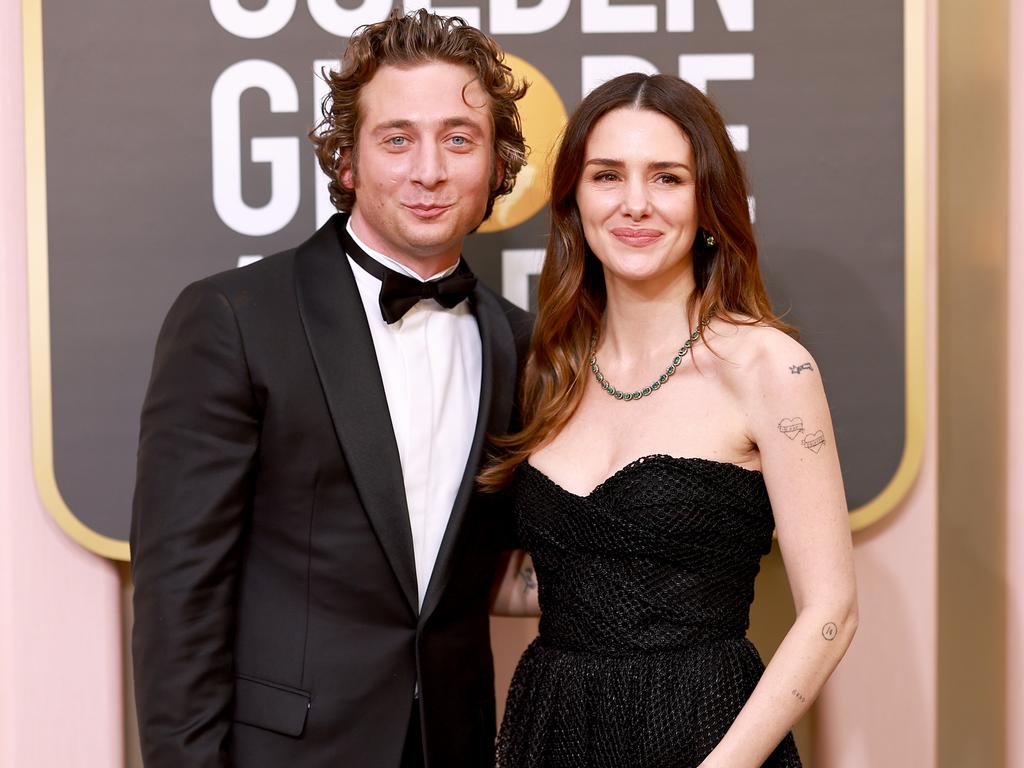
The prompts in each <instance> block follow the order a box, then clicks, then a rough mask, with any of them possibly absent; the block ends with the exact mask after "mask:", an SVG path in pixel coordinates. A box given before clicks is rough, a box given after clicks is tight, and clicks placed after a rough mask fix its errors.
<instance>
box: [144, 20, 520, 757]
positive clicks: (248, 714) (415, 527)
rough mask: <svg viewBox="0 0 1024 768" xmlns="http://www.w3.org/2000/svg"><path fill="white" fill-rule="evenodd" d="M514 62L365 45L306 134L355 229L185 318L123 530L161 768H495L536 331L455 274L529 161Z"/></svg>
mask: <svg viewBox="0 0 1024 768" xmlns="http://www.w3.org/2000/svg"><path fill="white" fill-rule="evenodd" d="M500 57H501V52H500V50H499V49H498V48H497V46H496V44H495V43H494V42H493V41H492V40H490V39H489V38H488V37H486V36H485V35H484V34H483V33H481V32H479V31H478V30H475V29H473V28H471V27H468V26H465V25H464V24H463V23H462V22H461V21H460V20H457V19H454V20H452V19H444V18H441V17H437V16H434V15H431V14H429V13H426V12H423V11H421V12H418V13H416V14H415V15H412V16H408V17H402V16H399V15H397V14H395V15H392V16H391V17H390V18H389V19H388V20H387V21H385V22H382V23H381V24H377V25H372V26H370V27H368V28H364V29H363V30H362V31H361V32H360V34H358V35H356V36H355V37H353V38H352V40H351V41H350V43H349V46H348V49H347V50H346V53H345V57H344V60H343V63H342V70H341V72H340V73H333V74H331V75H330V76H329V80H330V85H331V96H332V98H331V100H330V103H328V104H326V105H325V119H324V122H323V123H322V124H321V126H320V127H319V128H318V129H317V130H316V131H315V132H314V134H313V135H312V138H313V140H314V143H315V144H316V146H317V154H318V157H319V159H320V163H321V165H322V166H323V168H324V169H325V171H327V173H328V175H329V177H330V178H331V183H330V187H331V196H332V200H333V201H334V202H335V205H336V206H337V207H338V208H339V209H340V210H341V211H342V212H343V213H339V214H336V215H335V216H334V218H332V219H331V220H330V221H329V222H328V223H327V224H326V226H324V227H323V228H322V229H320V230H319V231H318V232H317V233H316V234H315V235H313V237H312V238H311V239H310V240H308V241H307V242H305V243H304V244H302V245H300V246H299V247H298V248H296V249H294V250H291V251H287V252H284V253H280V254H277V255H275V256H271V257H269V258H267V259H264V260H262V261H260V262H258V263H257V264H254V265H252V266H250V267H247V268H244V269H240V270H234V271H232V272H229V273H225V274H221V275H215V276H213V277H210V278H207V279H205V280H201V281H199V282H198V283H195V284H193V285H191V286H189V287H188V288H186V289H185V291H184V292H183V293H182V295H181V296H180V297H179V298H178V300H177V302H176V303H175V304H174V306H173V307H172V309H171V310H170V313H169V315H168V317H167V320H166V321H165V323H164V326H163V329H162V330H161V333H160V339H159V341H158V343H157V349H156V356H155V361H154V367H153V376H152V380H151V382H150V387H149V391H148V393H147V396H146V403H145V406H144V409H143V414H142V428H141V439H140V445H139V460H138V461H139V464H138V478H137V486H136V492H135V501H134V515H133V522H132V535H131V544H132V553H133V559H132V569H133V575H134V579H135V629H134V636H133V650H134V661H135V684H136V698H137V701H138V711H139V723H140V730H141V737H142V746H143V754H144V757H145V763H146V766H147V768H193V767H198V766H204V767H205V766H210V767H212V766H235V767H236V768H263V767H264V766H265V767H266V768H289V767H290V768H319V767H320V766H323V767H324V768H327V766H330V767H331V768H339V767H345V768H348V767H351V768H375V767H376V766H381V768H398V767H399V766H403V767H404V766H420V765H424V764H426V765H427V766H430V768H464V767H466V768H468V767H472V766H483V765H493V760H494V758H493V741H494V689H493V670H492V662H491V654H490V646H489V636H488V617H487V607H488V602H489V590H490V586H491V582H492V578H493V575H494V570H495V564H496V560H497V557H498V555H499V551H500V549H501V547H502V544H503V541H504V540H507V538H508V536H507V528H508V525H507V523H508V521H507V520H506V519H505V516H503V515H502V514H500V513H499V511H498V510H497V509H496V508H495V506H494V504H493V503H488V502H487V500H486V499H484V498H478V497H475V496H474V494H473V480H474V475H475V473H476V471H477V469H478V467H479V465H480V462H481V459H482V457H483V455H484V449H485V435H497V434H501V433H503V432H506V431H507V430H508V429H509V428H510V425H511V423H512V419H513V402H512V401H513V393H514V389H515V381H516V376H517V370H518V369H519V368H520V366H521V364H522V361H523V359H524V357H525V350H526V345H527V340H528V336H529V333H530V320H529V317H528V316H527V315H526V314H525V313H523V312H522V311H521V310H518V309H517V308H515V307H513V306H512V305H511V304H509V303H508V302H505V301H504V300H502V299H500V298H499V297H498V296H496V295H495V294H494V293H492V292H491V291H489V290H488V289H486V288H485V287H483V286H481V285H479V284H475V281H474V279H473V277H472V275H471V274H470V273H469V272H468V268H467V267H465V266H464V265H463V264H462V263H461V262H460V258H459V253H460V249H461V247H462V242H463V239H464V237H465V235H466V234H467V233H469V232H470V231H472V230H474V229H475V228H476V227H477V226H478V225H479V224H480V223H481V221H483V220H484V218H485V217H486V216H487V215H489V214H490V211H491V206H492V205H493V202H494V199H495V198H496V197H497V196H498V195H500V194H506V193H507V192H509V191H510V190H511V189H512V184H513V182H514V179H515V175H516V173H517V172H518V170H519V168H520V167H521V165H522V162H523V153H524V145H523V138H522V135H521V131H520V126H519V118H518V114H517V112H516V106H515V102H516V100H517V99H519V98H521V97H522V95H523V92H524V91H525V87H520V86H517V85H516V84H515V83H514V81H513V80H512V77H511V73H510V72H509V70H508V69H507V68H505V67H504V66H503V65H502V64H501V61H500ZM348 212H350V215H349V213H348ZM427 278H431V279H432V280H433V281H434V282H427V283H424V280H426V279H427Z"/></svg>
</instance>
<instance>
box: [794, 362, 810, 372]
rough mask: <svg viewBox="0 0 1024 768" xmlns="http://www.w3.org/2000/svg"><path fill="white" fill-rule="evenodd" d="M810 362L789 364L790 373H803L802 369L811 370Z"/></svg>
mask: <svg viewBox="0 0 1024 768" xmlns="http://www.w3.org/2000/svg"><path fill="white" fill-rule="evenodd" d="M813 370H814V369H813V368H811V364H810V363H800V365H791V366H789V372H790V373H803V372H804V371H813Z"/></svg>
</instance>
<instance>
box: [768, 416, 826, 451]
mask: <svg viewBox="0 0 1024 768" xmlns="http://www.w3.org/2000/svg"><path fill="white" fill-rule="evenodd" d="M779 432H781V433H782V434H784V435H785V436H786V437H788V438H789V439H790V440H796V438H797V436H798V435H803V437H802V438H801V439H800V445H802V446H803V447H804V448H806V449H807V450H809V451H814V453H817V452H818V451H820V450H821V447H822V446H823V445H825V433H824V432H822V431H821V430H820V429H819V430H817V431H816V432H805V431H804V420H803V419H801V418H800V417H799V416H794V417H793V418H790V419H783V420H782V421H780V422H779Z"/></svg>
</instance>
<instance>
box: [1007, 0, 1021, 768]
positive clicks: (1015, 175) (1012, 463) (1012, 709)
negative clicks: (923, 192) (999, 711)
mask: <svg viewBox="0 0 1024 768" xmlns="http://www.w3.org/2000/svg"><path fill="white" fill-rule="evenodd" d="M1009 29H1010V67H1009V71H1010V82H1009V93H1010V105H1009V113H1010V135H1009V152H1010V163H1009V168H1010V200H1009V211H1008V214H1009V215H1008V219H1009V246H1010V247H1009V260H1008V279H1007V286H1008V289H1009V290H1008V295H1007V308H1008V323H1007V329H1008V333H1007V340H1006V341H1007V365H1008V378H1007V387H1006V396H1007V398H1006V408H1007V428H1006V446H1007V459H1008V461H1007V465H1008V470H1009V471H1008V473H1007V507H1006V509H1007V515H1006V541H1007V548H1006V579H1007V616H1006V637H1007V653H1008V657H1007V674H1006V694H1007V697H1006V724H1007V728H1006V737H1007V738H1006V756H1007V762H1006V765H1007V766H1012V767H1013V768H1020V766H1024V441H1022V440H1021V437H1022V436H1024V3H1022V2H1020V0H1017V2H1013V3H1011V5H1010V25H1009Z"/></svg>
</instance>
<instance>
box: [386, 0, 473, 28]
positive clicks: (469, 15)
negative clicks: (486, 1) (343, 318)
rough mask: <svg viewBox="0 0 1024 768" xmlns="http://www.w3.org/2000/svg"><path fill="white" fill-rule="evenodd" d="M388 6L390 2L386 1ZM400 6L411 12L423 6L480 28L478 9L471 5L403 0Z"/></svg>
mask: <svg viewBox="0 0 1024 768" xmlns="http://www.w3.org/2000/svg"><path fill="white" fill-rule="evenodd" d="M388 5H389V6H390V5H391V3H390V2H388ZM402 6H403V7H404V8H405V12H406V13H412V12H413V11H416V10H419V9H420V8H425V9H426V10H428V11H430V12H431V13H436V14H437V15H438V16H459V17H461V18H462V19H463V21H465V22H466V23H467V24H469V26H471V27H476V28H477V29H480V9H479V8H477V7H476V6H473V5H459V6H455V5H446V6H440V5H434V4H433V3H432V2H431V0H404V2H403V3H402Z"/></svg>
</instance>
